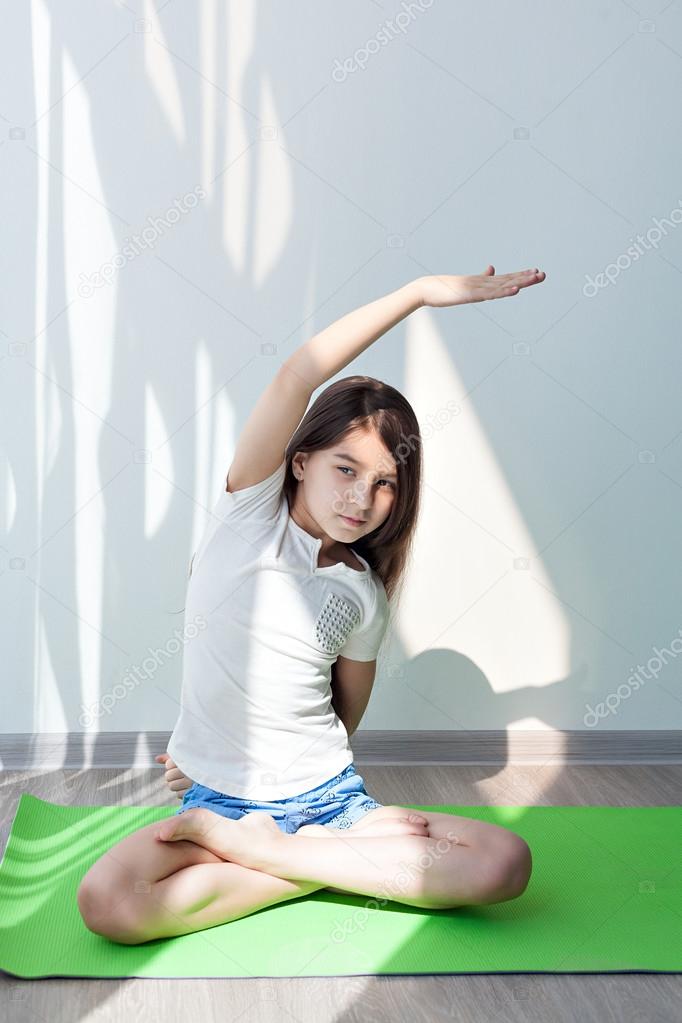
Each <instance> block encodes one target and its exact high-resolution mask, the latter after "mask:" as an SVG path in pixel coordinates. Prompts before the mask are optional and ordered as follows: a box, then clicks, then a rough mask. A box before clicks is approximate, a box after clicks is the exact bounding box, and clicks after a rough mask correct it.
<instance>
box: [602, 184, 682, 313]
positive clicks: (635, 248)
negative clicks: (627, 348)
mask: <svg viewBox="0 0 682 1023" xmlns="http://www.w3.org/2000/svg"><path fill="white" fill-rule="evenodd" d="M677 206H678V207H680V208H679V209H678V208H676V207H673V209H672V210H671V211H670V213H669V214H668V216H667V217H664V218H663V220H659V219H658V217H652V218H651V219H652V221H653V223H654V225H655V226H654V227H650V228H649V230H648V231H647V233H646V234H645V235H642V234H638V235H637V236H636V237H637V241H638V242H639V245H641V246H642V248H643V249H644V251H648V250H649V249H657V248H658V243H659V242H660V240H661V238H662V237H663V236H664V235H667V234H668V232H667V230H666V229H665V226H664V225H666V226H668V227H677V225H678V224H682V199H678V200H677ZM630 241H632V238H631V239H630ZM647 242H648V244H647ZM639 245H631V246H630V247H629V249H628V250H627V251H626V252H622V253H621V254H620V256H618V258H617V259H616V262H615V263H609V265H608V266H606V267H605V268H604V269H603V270H602V272H601V273H598V274H597V276H596V277H595V278H594V279H592V277H590V275H589V274H585V285H584V286H583V295H584V296H585V298H594V296H595V295H596V294H598V292H599V291H600V290H601V289H602V288H608V286H609V284H615V283H616V280H617V279H618V277H620V275H621V273H622V272H623V270H629V269H630V267H631V266H632V264H633V263H636V262H637V260H638V259H639V258H640V256H643V255H644V252H643V251H642V248H640V247H639Z"/></svg>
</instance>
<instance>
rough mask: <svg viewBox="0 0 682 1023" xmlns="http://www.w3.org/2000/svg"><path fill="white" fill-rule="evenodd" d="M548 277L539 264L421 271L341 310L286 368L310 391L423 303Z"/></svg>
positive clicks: (497, 294) (503, 292)
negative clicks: (501, 269)
mask: <svg viewBox="0 0 682 1023" xmlns="http://www.w3.org/2000/svg"><path fill="white" fill-rule="evenodd" d="M544 279H545V274H544V273H543V272H542V271H541V270H537V269H530V270H521V271H517V272H516V273H509V274H499V275H495V267H494V266H491V265H490V264H489V265H488V267H487V269H486V270H484V271H483V273H482V274H467V275H459V274H455V275H452V274H450V275H444V274H441V275H436V276H433V277H418V278H417V279H416V280H414V281H410V282H409V284H405V285H404V286H403V287H402V288H398V290H397V291H392V292H391V293H390V294H389V295H385V296H384V297H383V298H378V299H377V300H376V302H370V303H369V304H368V305H363V306H361V307H360V308H359V309H356V310H355V311H354V312H352V313H348V314H347V315H346V316H342V317H341V319H340V320H337V321H336V322H335V323H332V325H331V326H330V327H327V328H326V329H325V330H323V331H321V332H320V333H319V334H316V335H315V337H313V338H311V340H310V341H308V342H306V344H304V345H301V347H300V348H298V349H297V350H296V351H295V352H294V353H293V355H291V356H290V357H289V358H288V359H287V360H286V362H285V363H284V366H283V368H284V367H286V368H288V369H289V370H290V371H291V372H292V373H295V374H296V375H297V376H298V377H299V379H300V380H301V382H302V383H305V384H307V385H308V387H310V390H311V393H312V391H314V390H315V388H317V387H319V386H320V384H323V383H324V382H325V380H329V379H330V377H333V376H335V375H336V374H337V373H339V372H340V371H341V370H342V369H343V368H344V367H345V366H347V365H348V363H349V362H352V361H353V359H355V358H356V357H357V356H358V355H360V353H361V352H364V350H365V349H366V348H369V346H370V345H371V344H373V343H374V341H376V340H377V338H380V337H381V335H382V334H385V333H386V331H387V330H390V328H391V327H394V326H395V325H396V323H399V322H400V320H402V319H404V318H405V316H407V315H408V314H409V313H412V312H414V311H415V309H419V307H420V306H424V305H426V306H450V305H465V304H467V303H469V302H484V301H486V300H488V299H494V298H507V297H508V296H510V295H517V294H518V293H519V291H521V289H522V288H527V287H528V286H529V285H531V284H540V283H541V282H542V281H544Z"/></svg>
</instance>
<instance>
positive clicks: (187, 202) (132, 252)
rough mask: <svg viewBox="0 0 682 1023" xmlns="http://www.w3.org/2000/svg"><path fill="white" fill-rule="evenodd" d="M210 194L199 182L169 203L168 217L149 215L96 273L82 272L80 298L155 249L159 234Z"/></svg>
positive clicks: (107, 282) (88, 294)
mask: <svg viewBox="0 0 682 1023" xmlns="http://www.w3.org/2000/svg"><path fill="white" fill-rule="evenodd" d="M206 194H207V193H206V192H205V191H204V189H203V188H202V187H201V185H197V186H196V188H194V189H193V191H191V192H186V193H185V194H184V195H183V196H182V198H180V199H175V201H174V202H173V205H172V206H169V207H168V209H167V210H166V213H165V216H163V217H147V225H148V226H147V227H145V228H143V229H142V231H141V232H140V233H139V234H134V235H132V237H131V236H128V237H127V238H124V239H123V240H124V241H125V242H127V243H128V244H127V245H124V246H123V248H122V249H121V250H120V251H119V252H117V253H115V255H113V256H112V257H111V259H110V260H109V262H107V263H102V265H101V267H100V268H99V270H95V272H94V273H91V274H89V275H88V274H84V273H80V274H79V275H78V277H79V280H80V284H79V285H78V288H77V291H78V294H79V295H80V297H81V298H91V297H92V295H94V294H95V289H96V288H103V287H104V285H105V284H111V281H112V280H113V277H114V275H115V274H116V273H117V272H118V271H119V270H120V269H121V268H122V267H124V266H125V265H126V263H130V262H131V261H132V260H133V259H135V257H136V256H139V254H140V252H143V251H144V250H145V249H151V248H153V247H154V245H155V243H156V242H157V241H158V239H159V237H160V236H161V235H162V234H163V233H164V229H167V228H170V227H172V226H173V224H177V223H178V221H179V220H180V217H181V215H182V214H183V213H189V212H190V210H193V209H194V207H195V206H196V205H197V203H198V202H199V200H200V199H205V198H206Z"/></svg>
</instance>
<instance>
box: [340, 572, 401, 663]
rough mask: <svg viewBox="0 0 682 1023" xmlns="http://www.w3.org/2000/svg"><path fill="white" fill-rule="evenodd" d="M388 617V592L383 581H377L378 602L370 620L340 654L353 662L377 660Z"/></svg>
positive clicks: (353, 633)
mask: <svg viewBox="0 0 682 1023" xmlns="http://www.w3.org/2000/svg"><path fill="white" fill-rule="evenodd" d="M388 615H389V607H388V599H387V597H386V591H385V589H384V585H383V583H382V582H381V580H380V579H377V590H376V602H375V605H374V610H373V612H372V614H371V615H370V617H369V620H368V621H367V622H365V623H363V625H362V626H361V627H360V628H358V629H355V631H353V632H352V633H351V634H350V637H349V638H348V640H347V641H346V643H345V644H344V646H343V647H342V648H341V649H340V650H339V654H340V655H341V656H342V657H348V658H349V659H350V660H352V661H374V660H376V657H377V654H378V653H379V648H380V646H381V643H382V641H383V638H384V636H385V634H386V627H387V625H388Z"/></svg>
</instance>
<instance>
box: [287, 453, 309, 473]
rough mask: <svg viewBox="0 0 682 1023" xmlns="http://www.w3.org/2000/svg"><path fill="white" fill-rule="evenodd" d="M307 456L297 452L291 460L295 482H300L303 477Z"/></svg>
mask: <svg viewBox="0 0 682 1023" xmlns="http://www.w3.org/2000/svg"><path fill="white" fill-rule="evenodd" d="M306 461H307V454H306V452H305V451H297V452H296V454H295V455H294V457H293V458H292V459H291V471H292V472H293V474H294V476H295V477H296V479H297V480H302V479H303V477H304V475H305V463H306Z"/></svg>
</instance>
